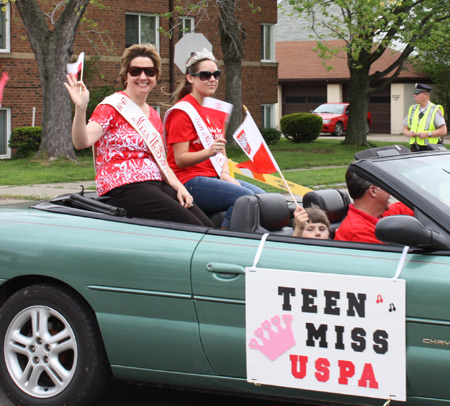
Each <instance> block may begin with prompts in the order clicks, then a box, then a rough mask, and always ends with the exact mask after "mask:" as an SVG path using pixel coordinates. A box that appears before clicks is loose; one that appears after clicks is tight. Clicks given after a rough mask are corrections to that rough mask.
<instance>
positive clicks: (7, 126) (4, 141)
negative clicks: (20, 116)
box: [0, 108, 11, 158]
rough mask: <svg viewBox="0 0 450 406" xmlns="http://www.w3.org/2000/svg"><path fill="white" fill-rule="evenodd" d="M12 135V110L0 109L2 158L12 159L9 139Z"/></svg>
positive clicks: (0, 156)
mask: <svg viewBox="0 0 450 406" xmlns="http://www.w3.org/2000/svg"><path fill="white" fill-rule="evenodd" d="M10 135H11V110H10V109H9V108H0V158H11V149H10V148H9V145H8V144H9V137H10Z"/></svg>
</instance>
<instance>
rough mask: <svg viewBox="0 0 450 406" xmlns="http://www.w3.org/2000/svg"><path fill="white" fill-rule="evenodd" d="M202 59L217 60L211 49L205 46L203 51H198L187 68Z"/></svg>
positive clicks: (187, 64) (189, 61)
mask: <svg viewBox="0 0 450 406" xmlns="http://www.w3.org/2000/svg"><path fill="white" fill-rule="evenodd" d="M202 59H210V60H211V61H214V62H215V61H216V58H214V55H213V54H212V52H211V51H208V50H207V49H206V48H203V51H197V52H196V53H195V54H194V55H193V56H192V57H191V58H190V59H189V60H188V61H187V62H186V69H187V68H189V66H191V65H193V64H194V63H196V62H198V61H201V60H202Z"/></svg>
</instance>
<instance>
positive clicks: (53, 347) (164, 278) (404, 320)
mask: <svg viewBox="0 0 450 406" xmlns="http://www.w3.org/2000/svg"><path fill="white" fill-rule="evenodd" d="M357 158H358V159H357V160H355V162H353V163H352V164H351V165H350V167H349V168H350V170H352V171H354V172H356V173H358V174H360V175H361V176H363V177H365V178H367V179H368V180H370V181H371V182H372V183H373V184H375V185H377V186H380V187H382V188H383V189H385V190H386V191H388V192H389V193H390V194H391V196H392V197H393V198H395V199H397V200H399V201H401V202H403V203H404V204H406V205H407V206H409V207H410V208H411V209H413V210H414V214H415V215H414V217H412V216H391V217H387V218H384V219H382V220H380V221H379V222H378V224H377V231H376V234H377V237H378V239H380V240H382V241H384V242H385V244H366V243H355V242H343V241H334V240H332V239H330V240H315V239H305V238H295V237H292V236H291V234H292V227H291V222H292V207H291V206H292V204H289V202H287V201H286V199H285V198H284V197H283V196H281V195H278V194H271V193H268V194H266V195H254V196H246V197H243V198H241V199H239V200H238V201H237V202H236V205H235V208H234V211H233V218H232V230H231V231H227V230H221V229H220V228H214V229H211V228H204V227H194V226H189V225H184V224H178V223H168V222H161V221H152V220H144V219H138V218H129V217H127V216H126V212H125V211H124V210H123V209H120V208H117V207H112V206H109V205H108V203H107V201H106V200H102V199H101V198H98V197H97V196H96V195H95V194H94V193H83V192H81V193H79V194H74V195H70V196H69V195H66V196H61V197H59V198H56V199H54V200H51V201H49V202H42V203H39V204H36V205H35V206H34V207H32V208H29V209H18V208H3V209H1V210H0V300H1V303H0V305H1V308H0V348H1V354H0V383H1V385H2V387H3V390H4V391H5V393H6V394H7V395H8V397H10V399H11V400H12V401H13V402H15V403H16V404H20V405H33V406H38V405H40V406H44V405H45V406H48V405H54V406H60V405H88V404H91V403H95V399H96V398H97V397H98V396H99V395H100V393H101V391H102V390H103V389H104V388H105V386H106V384H107V382H108V381H109V378H110V377H111V374H112V375H114V376H115V377H117V378H119V379H126V380H136V381H145V382H153V383H157V384H166V385H171V386H173V385H176V386H180V387H186V388H192V389H196V388H198V389H201V390H203V391H205V390H206V391H216V392H223V393H228V394H236V395H240V396H262V397H266V398H269V399H270V398H273V399H280V398H282V399H285V400H291V401H294V400H296V399H301V400H304V401H306V402H308V403H310V404H318V405H327V404H330V405H337V404H346V405H380V406H382V405H384V404H386V405H387V404H391V405H397V404H398V405H401V404H407V405H408V406H410V405H427V406H432V405H439V406H441V405H450V384H449V378H448V376H449V375H450V152H448V151H440V150H436V151H430V152H421V153H409V152H407V151H405V150H404V148H401V147H397V146H395V147H391V148H381V149H376V150H370V151H368V152H367V153H365V151H364V152H363V153H361V154H360V155H359V156H357ZM311 203H316V204H319V205H320V206H321V207H322V208H324V209H325V210H326V211H327V214H328V216H329V218H330V221H331V223H332V228H336V227H338V226H339V223H340V222H341V221H342V219H343V218H344V217H345V215H346V210H347V207H348V204H349V203H350V199H349V197H348V196H347V194H346V192H345V191H341V190H331V189H327V190H317V191H313V192H310V193H308V194H307V195H305V196H304V199H303V205H305V206H307V205H309V204H311ZM218 217H220V213H218V214H215V215H214V216H213V218H214V219H215V220H217V218H218ZM218 224H220V220H219V221H218Z"/></svg>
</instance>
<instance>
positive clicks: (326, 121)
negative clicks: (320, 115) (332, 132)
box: [323, 120, 331, 124]
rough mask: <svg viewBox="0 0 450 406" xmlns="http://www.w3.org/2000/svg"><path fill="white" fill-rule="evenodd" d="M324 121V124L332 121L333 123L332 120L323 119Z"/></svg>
mask: <svg viewBox="0 0 450 406" xmlns="http://www.w3.org/2000/svg"><path fill="white" fill-rule="evenodd" d="M323 123H324V124H330V123H331V120H323Z"/></svg>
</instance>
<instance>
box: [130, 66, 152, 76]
mask: <svg viewBox="0 0 450 406" xmlns="http://www.w3.org/2000/svg"><path fill="white" fill-rule="evenodd" d="M142 71H144V73H145V75H146V76H148V77H150V78H152V77H153V76H155V75H156V68H154V67H151V68H141V67H140V66H130V67H129V68H128V73H129V74H130V75H131V76H133V77H136V76H139V75H140V74H141V73H142Z"/></svg>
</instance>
